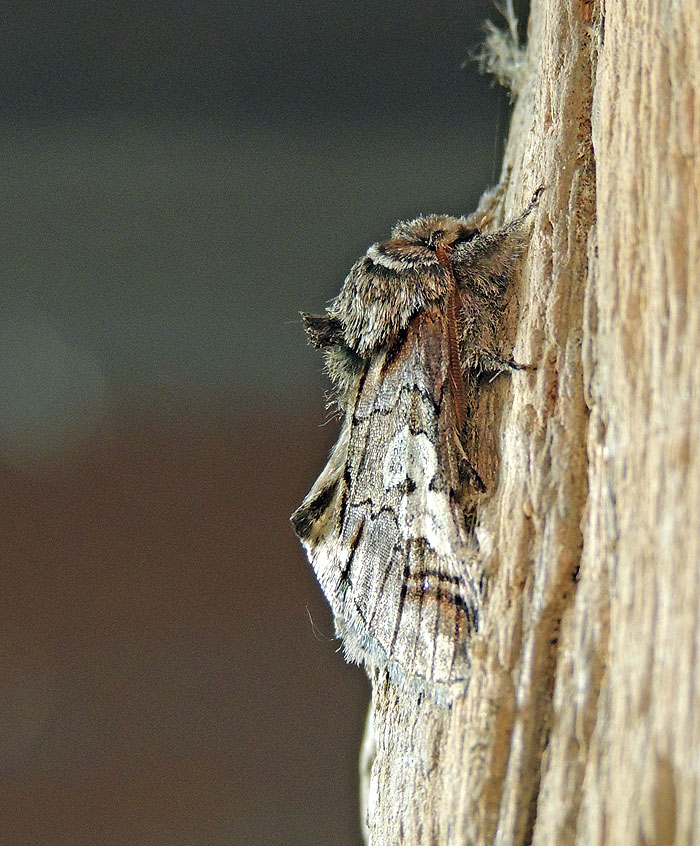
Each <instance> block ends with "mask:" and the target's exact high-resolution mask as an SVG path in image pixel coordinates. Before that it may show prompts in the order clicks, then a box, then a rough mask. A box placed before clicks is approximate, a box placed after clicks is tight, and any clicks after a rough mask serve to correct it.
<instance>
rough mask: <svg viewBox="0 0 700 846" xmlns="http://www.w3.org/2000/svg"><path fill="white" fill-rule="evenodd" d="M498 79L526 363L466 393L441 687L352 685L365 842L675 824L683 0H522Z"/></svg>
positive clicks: (698, 716)
mask: <svg viewBox="0 0 700 846" xmlns="http://www.w3.org/2000/svg"><path fill="white" fill-rule="evenodd" d="M520 80H521V88H520V91H519V97H518V101H517V104H516V107H515V113H514V117H513V121H512V126H511V133H510V138H509V142H508V148H507V151H506V159H505V168H504V174H506V177H505V178H506V182H507V186H508V190H507V191H506V194H505V201H504V209H505V212H504V217H512V216H514V214H515V213H517V211H518V210H520V209H522V208H523V207H524V206H525V205H526V203H527V198H529V196H530V195H531V194H532V192H533V190H534V189H535V188H536V187H537V186H538V185H539V184H543V185H544V186H545V188H546V190H545V191H544V193H543V194H542V196H541V199H540V204H539V206H538V209H537V211H536V213H535V223H534V228H533V235H532V241H531V243H530V247H529V251H528V255H527V259H526V261H525V262H524V265H523V272H522V277H521V279H520V281H519V282H517V281H516V282H515V283H514V287H515V289H516V290H515V292H514V296H513V298H512V300H511V303H510V306H509V309H508V312H507V318H508V323H507V328H508V329H509V331H510V338H511V340H512V342H513V347H514V358H515V359H516V360H518V361H531V362H533V363H535V364H536V365H537V370H536V371H534V372H524V373H517V374H515V375H513V377H511V378H510V379H509V378H507V377H502V378H500V379H499V380H497V381H496V382H495V383H494V384H493V386H492V388H491V390H489V391H488V392H487V397H486V399H485V400H484V407H483V408H482V414H481V418H482V419H481V422H480V427H481V438H480V444H481V446H480V455H479V465H478V469H479V472H480V474H481V475H482V478H484V480H485V482H486V483H487V487H488V491H489V493H488V495H487V496H486V498H485V502H484V505H483V507H482V508H481V509H480V511H479V515H478V525H477V537H478V539H479V543H480V548H481V550H482V553H483V554H484V566H485V574H486V580H485V584H486V589H487V594H486V595H487V604H486V612H485V621H484V625H483V627H482V631H481V632H480V633H479V635H478V637H476V638H475V639H474V642H473V650H472V652H473V659H472V660H473V666H472V676H471V681H470V684H469V687H468V690H467V691H466V694H465V696H464V697H463V698H462V699H459V700H457V701H456V702H455V703H454V704H453V705H452V707H446V706H444V705H440V704H437V703H435V702H434V701H432V700H431V699H430V698H429V697H419V696H411V695H408V694H406V693H401V692H399V691H397V690H396V689H395V688H394V687H393V686H392V685H391V684H390V683H388V682H385V683H381V684H380V683H378V684H377V685H376V686H375V690H374V696H373V702H372V711H371V714H370V717H371V719H370V721H369V722H368V736H367V738H366V742H365V753H364V762H363V772H364V783H363V791H364V797H365V804H366V808H365V811H366V824H367V833H368V839H369V842H371V843H372V844H375V846H378V844H393V843H408V844H414V843H415V844H419V843H420V844H423V843H425V844H428V843H430V844H435V843H440V844H453V843H454V844H458V843H459V844H462V843H464V844H493V843H497V844H525V843H531V842H532V843H537V844H557V846H562V844H569V843H578V844H585V845H586V846H591V844H599V843H610V844H624V843H634V844H658V845H659V846H660V844H671V843H678V844H691V843H700V791H699V790H698V787H699V784H698V783H699V780H700V668H699V667H698V661H699V657H698V656H699V655H700V223H699V215H700V211H699V207H700V5H699V4H698V2H697V0H594V2H589V0H533V5H532V11H531V17H530V22H529V37H528V48H527V57H526V60H525V66H524V69H523V70H522V72H521V75H520Z"/></svg>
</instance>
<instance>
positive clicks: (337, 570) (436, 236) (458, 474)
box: [292, 189, 541, 694]
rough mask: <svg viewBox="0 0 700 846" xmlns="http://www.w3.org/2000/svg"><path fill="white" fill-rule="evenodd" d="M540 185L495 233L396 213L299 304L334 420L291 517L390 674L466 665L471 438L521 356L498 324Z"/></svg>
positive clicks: (474, 478) (452, 678) (338, 615)
mask: <svg viewBox="0 0 700 846" xmlns="http://www.w3.org/2000/svg"><path fill="white" fill-rule="evenodd" d="M540 191H541V189H539V190H538V191H537V192H536V193H535V195H534V197H533V199H532V202H531V203H530V205H529V206H528V208H527V209H526V210H525V212H523V214H521V215H520V216H519V217H518V218H516V219H515V220H514V221H512V222H511V223H509V224H507V225H506V226H504V227H503V228H501V229H499V230H497V231H494V232H490V233H484V232H482V231H480V229H479V228H478V227H477V226H476V225H475V224H474V217H475V216H473V217H472V218H453V217H448V216H445V215H429V216H427V217H419V218H417V219H415V220H412V221H409V222H402V223H398V224H397V225H396V226H395V227H394V229H393V230H392V233H391V238H390V240H388V241H383V242H380V243H377V244H373V245H372V246H371V247H370V248H369V249H368V250H367V254H366V255H365V256H364V257H363V258H361V259H360V260H359V261H358V262H357V263H356V264H355V265H354V266H353V268H352V269H351V271H350V273H349V274H348V276H347V278H346V280H345V283H344V284H343V287H342V289H341V291H340V294H339V295H338V296H337V297H336V298H335V299H334V300H333V301H332V302H331V305H330V307H329V308H328V309H327V310H326V312H325V313H324V314H323V315H309V314H304V315H303V319H304V324H305V328H306V332H307V334H308V336H309V338H310V341H311V343H313V344H314V346H316V347H318V348H321V349H323V351H324V353H325V357H326V365H327V369H328V372H329V374H330V377H331V379H332V381H333V383H334V387H335V398H336V402H337V404H338V407H339V409H340V410H341V411H342V413H343V414H344V422H343V426H342V430H341V433H340V436H339V438H338V442H337V443H336V445H335V447H334V448H333V450H332V452H331V455H330V458H329V461H328V464H327V465H326V467H325V469H324V470H323V472H322V473H321V475H320V476H319V478H318V480H317V481H316V483H315V484H314V486H313V487H312V489H311V491H310V492H309V494H308V495H307V497H306V499H305V500H304V502H303V503H302V505H301V506H300V507H299V508H298V509H297V510H296V511H295V512H294V514H293V515H292V523H293V525H294V529H295V531H296V533H297V535H298V536H299V538H300V539H301V541H302V543H303V545H304V547H305V548H306V551H307V553H308V556H309V559H310V561H311V563H312V565H313V568H314V570H315V572H316V576H317V577H318V580H319V582H320V584H321V587H322V588H323V590H324V592H325V594H326V597H327V599H328V601H329V603H330V605H331V608H332V610H333V612H334V615H335V622H336V631H337V633H338V635H339V636H340V637H341V638H342V639H343V642H344V647H345V654H346V657H347V658H348V659H349V660H351V661H356V662H358V663H359V662H360V661H364V662H365V663H366V664H367V666H368V669H371V668H373V667H374V668H379V669H382V668H384V667H385V668H386V669H387V670H388V671H389V673H390V675H391V676H392V678H393V679H394V680H395V681H397V682H398V683H399V684H403V685H405V684H408V683H415V684H417V685H419V686H420V687H424V688H428V689H433V690H438V691H442V692H446V693H449V694H454V693H457V692H459V691H460V690H463V689H464V688H465V687H466V683H467V681H468V678H469V666H470V660H469V648H468V647H469V640H470V635H471V634H472V633H474V632H476V631H478V630H479V627H480V625H481V624H482V613H483V611H482V600H481V590H480V581H481V573H480V567H479V561H478V555H477V554H476V544H475V541H474V540H473V538H472V537H471V535H470V531H469V527H468V519H467V512H468V511H469V510H470V509H472V510H473V507H474V503H475V501H476V499H477V498H478V495H479V492H480V491H483V490H484V486H483V483H482V482H481V479H480V478H479V475H478V474H477V472H476V470H475V469H474V458H475V457H474V456H472V455H469V454H467V446H468V444H469V443H472V441H473V438H470V433H471V432H473V410H474V407H475V397H476V392H477V391H478V390H479V389H480V387H481V386H482V385H484V384H487V383H488V381H489V380H488V378H486V379H485V378H484V376H488V374H492V375H493V374H497V373H500V372H502V371H505V370H512V369H521V367H522V365H518V364H516V363H515V362H513V361H512V360H505V359H503V358H502V357H501V355H500V354H499V351H498V349H497V338H498V327H499V318H500V316H501V314H502V311H503V300H504V294H505V292H506V288H507V286H508V283H509V281H510V278H511V276H512V271H513V268H514V266H515V262H516V260H517V258H518V255H519V254H520V252H521V249H522V247H523V244H524V242H525V238H526V230H527V227H526V219H527V217H528V215H529V213H530V212H531V210H532V209H533V207H534V205H535V203H536V201H537V198H538V196H539V193H540Z"/></svg>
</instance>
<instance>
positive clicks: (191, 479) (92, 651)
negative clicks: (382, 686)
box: [0, 410, 368, 846]
mask: <svg viewBox="0 0 700 846" xmlns="http://www.w3.org/2000/svg"><path fill="white" fill-rule="evenodd" d="M127 416H128V418H129V422H128V423H126V422H122V424H121V425H119V426H115V425H113V426H111V428H110V429H109V431H108V432H107V431H105V430H104V429H103V431H102V435H101V437H100V439H99V442H95V441H93V442H92V443H90V444H86V445H84V446H83V447H82V449H81V450H80V451H79V452H78V453H77V454H76V453H74V454H73V455H72V456H71V460H70V461H63V462H61V463H58V464H54V465H53V466H52V467H44V468H43V469H42V470H36V469H34V470H33V471H32V472H29V471H27V470H24V471H22V472H19V471H14V472H13V471H10V470H8V469H5V470H4V471H3V472H2V480H1V481H2V495H1V496H2V499H1V501H0V502H1V506H2V507H1V508H0V536H1V537H2V538H3V555H2V560H3V567H2V573H1V574H0V594H1V595H2V616H3V625H2V647H1V648H2V656H3V659H2V669H1V670H0V749H2V782H1V785H2V786H1V788H0V819H2V832H1V833H0V842H2V843H7V844H57V845H58V844H66V846H68V844H92V843H109V844H122V843H124V844H126V843H139V844H151V843H153V844H219V843H221V844H224V843H226V844H228V843H251V844H255V843H260V844H263V843H309V844H312V843H318V844H321V843H348V844H349V843H357V842H358V841H359V828H358V822H357V819H358V816H357V778H356V769H357V750H358V746H359V742H360V736H361V730H362V721H363V715H364V712H365V709H366V706H367V701H368V690H367V684H366V682H365V679H364V676H363V674H362V673H361V672H360V671H359V670H357V669H355V670H353V669H349V668H347V667H345V666H344V664H343V662H342V659H341V658H340V656H339V655H337V654H336V648H337V645H336V643H335V642H334V641H333V640H332V639H331V635H332V623H331V621H330V617H329V614H328V612H327V610H326V608H325V605H324V603H323V600H322V598H321V596H320V592H319V591H318V589H317V587H316V585H315V582H314V580H313V576H312V574H311V571H310V568H309V567H308V565H307V564H306V561H305V559H304V556H303V554H302V552H301V549H300V547H299V546H298V544H297V542H296V539H295V537H294V536H293V532H292V531H291V527H290V525H289V523H288V517H289V514H290V513H291V511H292V509H293V508H294V507H295V506H296V505H297V504H298V501H299V499H300V497H301V496H302V494H303V493H304V492H305V489H306V487H307V486H308V483H309V481H310V475H311V473H312V471H311V470H310V468H314V467H317V466H318V465H319V462H322V461H323V458H324V454H325V451H326V448H327V447H328V443H329V439H330V438H331V437H332V434H333V433H332V432H329V431H328V430H327V429H320V428H319V427H318V426H316V425H314V424H313V423H310V422H309V421H308V420H305V419H304V418H302V417H300V416H299V415H284V414H280V415H272V414H270V415H268V416H267V417H265V418H263V419H260V418H258V419H255V420H253V419H249V420H241V419H235V418H234V417H233V416H231V417H222V416H221V415H217V416H216V419H212V418H211V417H207V416H200V417H199V419H190V420H189V421H187V422H186V423H184V424H183V425H180V426H175V425H163V423H162V422H161V421H160V420H158V418H157V417H154V416H153V415H150V416H149V415H148V414H145V413H144V412H143V411H141V412H139V411H138V410H134V411H133V413H132V414H129V415H127ZM292 456H293V460H290V457H292ZM310 618H312V619H313V621H314V624H315V626H316V627H317V628H318V631H319V632H320V634H316V635H315V634H314V630H313V628H312V625H311V623H310Z"/></svg>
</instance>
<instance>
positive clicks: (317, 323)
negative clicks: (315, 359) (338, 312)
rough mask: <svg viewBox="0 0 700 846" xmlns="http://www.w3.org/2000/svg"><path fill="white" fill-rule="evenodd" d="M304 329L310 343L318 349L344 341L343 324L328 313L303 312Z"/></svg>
mask: <svg viewBox="0 0 700 846" xmlns="http://www.w3.org/2000/svg"><path fill="white" fill-rule="evenodd" d="M301 320H302V323H303V324H304V330H305V332H306V334H307V335H308V338H309V343H310V344H312V345H313V346H314V347H316V348H317V349H324V348H326V347H332V346H337V345H339V344H342V343H343V332H344V327H343V324H342V323H341V322H340V321H339V320H338V319H337V318H335V317H331V316H330V315H329V314H328V313H326V314H308V313H307V312H305V311H302V312H301Z"/></svg>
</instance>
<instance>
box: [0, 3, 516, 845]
mask: <svg viewBox="0 0 700 846" xmlns="http://www.w3.org/2000/svg"><path fill="white" fill-rule="evenodd" d="M489 15H490V16H492V17H493V16H497V15H496V13H495V11H494V10H493V9H492V8H491V6H490V4H488V3H486V2H480V0H479V2H477V0H462V2H444V0H437V2H418V0H404V2H401V3H398V2H386V3H369V2H364V1H361V0H353V2H345V3H342V4H340V3H339V4H331V3H326V2H312V0H306V2H295V3H266V2H265V3H253V4H250V3H239V2H230V3H217V2H209V3H203V2H190V3H186V2H182V3H178V2H173V0H169V2H159V3H151V2H143V0H139V2H138V3H137V2H119V3H116V2H101V3H97V4H96V3H94V2H77V3H72V4H66V5H62V4H53V3H43V4H42V3H34V4H32V3H15V4H9V5H8V6H6V8H5V10H4V12H3V26H2V28H1V29H0V143H1V145H2V159H3V168H2V195H3V204H2V206H3V208H2V214H1V215H0V227H1V228H0V231H1V233H2V244H3V250H2V258H1V260H0V285H1V286H2V304H3V305H2V313H0V459H1V461H2V464H1V465H0V473H1V475H2V479H0V482H1V483H2V494H1V496H2V506H3V507H2V511H1V512H0V519H1V520H2V525H0V533H1V534H2V537H3V538H4V539H5V540H4V541H3V544H2V549H0V579H2V583H1V584H0V596H2V600H0V602H1V603H2V607H0V612H1V615H2V619H3V620H4V621H5V622H4V624H3V626H2V631H3V635H2V643H0V646H2V648H3V650H4V653H5V654H6V656H7V661H5V662H3V664H4V666H3V668H2V670H0V673H2V675H0V778H1V779H2V783H0V796H2V797H3V798H2V799H0V812H1V815H2V818H3V819H9V820H12V823H11V827H9V828H8V827H5V825H4V824H3V828H5V835H3V836H8V834H7V832H8V831H10V832H11V835H10V839H9V840H8V841H7V842H12V843H13V844H24V843H27V844H30V843H31V844H33V843H39V842H41V843H47V844H54V843H55V844H64V843H65V844H81V843H85V844H87V843H95V842H100V843H106V844H121V843H124V844H126V843H129V844H149V845H150V844H163V846H166V844H167V846H172V844H229V843H232V844H234V843H235V844H237V843H251V844H256V843H261V844H262V843H271V842H274V843H305V844H313V843H318V844H328V843H334V844H343V843H357V842H359V828H358V824H357V798H356V794H357V779H356V775H355V770H356V755H357V748H358V745H359V740H360V735H361V730H362V719H363V715H364V711H365V709H366V704H367V697H368V692H367V686H366V682H365V679H364V676H363V674H362V673H361V672H360V671H358V670H353V669H351V668H347V667H345V666H344V664H343V663H342V659H341V657H340V656H339V655H338V654H336V649H337V644H336V643H335V642H334V641H333V640H332V638H331V634H332V623H331V620H330V616H329V614H328V612H327V609H326V607H325V604H324V602H323V599H322V597H321V595H320V591H319V590H318V588H317V586H316V584H315V582H314V579H313V576H312V574H311V572H310V568H309V567H308V566H307V565H306V563H305V560H304V558H303V555H302V553H301V550H300V548H299V547H298V545H297V543H296V541H295V539H294V537H293V535H292V532H291V529H290V528H289V526H288V523H287V520H288V515H289V513H290V512H291V510H292V509H293V508H294V507H295V506H296V505H297V504H298V503H299V501H300V500H301V497H302V496H303V495H304V494H305V493H306V490H307V489H308V487H309V486H310V484H311V482H312V481H313V480H314V478H315V476H316V475H317V473H318V472H319V471H320V469H321V467H322V465H323V462H324V460H325V454H326V452H327V449H328V447H329V446H330V444H331V443H332V441H333V438H334V436H335V432H336V428H335V424H334V423H331V424H329V425H328V426H326V427H323V428H321V427H320V426H319V424H320V423H322V422H323V421H324V420H325V418H326V414H325V411H324V407H323V391H324V390H325V388H326V384H325V380H324V378H323V376H322V374H321V363H320V360H319V357H318V356H317V354H315V353H314V351H313V350H311V349H309V348H308V347H307V346H306V344H305V341H304V338H303V334H302V331H301V327H300V324H299V321H298V314H297V313H298V311H299V310H300V309H308V310H312V311H314V310H320V309H321V308H322V307H323V305H324V303H325V301H326V300H327V299H328V298H330V297H331V296H333V295H334V294H335V293H336V292H337V290H338V288H339V287H340V284H341V282H342V279H343V277H344V275H345V273H346V272H347V270H348V269H349V267H350V265H351V263H352V262H353V261H354V260H355V258H357V257H358V256H359V255H360V254H361V253H362V252H364V250H365V248H366V247H367V245H368V244H369V243H370V242H372V241H374V240H376V239H377V238H380V237H383V236H384V235H386V234H387V232H388V230H389V228H390V226H391V225H392V224H393V222H394V221H395V220H396V219H398V218H402V217H403V218H405V217H413V216H415V215H417V214H419V213H423V212H429V211H439V212H448V213H454V214H462V213H468V212H469V211H471V210H472V209H473V208H474V207H475V205H476V202H477V200H478V197H479V195H480V194H481V192H482V190H483V189H484V188H485V187H486V186H487V185H489V184H491V183H492V182H493V181H494V180H495V178H496V176H497V173H498V167H499V164H500V156H501V150H502V143H503V137H504V135H505V132H506V128H507V119H508V102H507V97H506V96H505V94H504V93H503V92H501V91H499V90H498V89H494V88H492V87H491V86H490V83H489V81H488V80H485V79H483V78H481V77H479V76H478V74H477V71H476V68H475V65H474V64H473V63H471V62H469V57H470V50H473V49H474V48H475V47H476V45H477V44H478V42H479V39H480V37H481V27H482V25H483V21H484V19H485V18H486V17H487V16H489ZM465 63H466V64H465ZM307 609H308V612H309V614H310V615H311V616H312V617H313V620H314V623H315V624H316V625H317V627H318V629H319V630H320V634H317V637H316V638H315V637H314V634H313V632H312V627H311V625H310V623H309V619H308V616H307ZM3 806H4V807H3ZM12 827H14V828H12ZM0 839H1V837H0Z"/></svg>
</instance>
